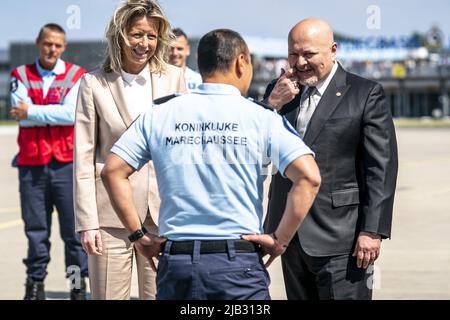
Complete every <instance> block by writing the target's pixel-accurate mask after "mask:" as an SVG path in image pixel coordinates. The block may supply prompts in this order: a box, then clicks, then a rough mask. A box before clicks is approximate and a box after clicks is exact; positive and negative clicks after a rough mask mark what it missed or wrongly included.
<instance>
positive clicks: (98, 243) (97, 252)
mask: <svg viewBox="0 0 450 320" xmlns="http://www.w3.org/2000/svg"><path fill="white" fill-rule="evenodd" d="M80 242H81V245H82V246H83V249H84V251H86V253H87V254H89V255H91V256H101V255H102V252H103V245H102V237H101V235H100V231H99V230H98V229H95V230H86V231H81V232H80Z"/></svg>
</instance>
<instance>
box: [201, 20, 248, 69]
mask: <svg viewBox="0 0 450 320" xmlns="http://www.w3.org/2000/svg"><path fill="white" fill-rule="evenodd" d="M248 52H249V51H248V47H247V44H246V43H245V41H244V39H243V38H242V37H241V35H240V34H239V33H237V32H236V31H233V30H229V29H216V30H213V31H210V32H208V33H207V34H205V35H204V36H203V37H202V38H201V39H200V42H199V44H198V51H197V53H198V61H197V62H198V69H199V71H200V74H201V75H202V76H204V75H211V74H213V73H215V72H224V73H225V72H227V71H228V70H230V68H231V63H232V62H233V60H234V58H236V56H238V55H239V54H241V53H248Z"/></svg>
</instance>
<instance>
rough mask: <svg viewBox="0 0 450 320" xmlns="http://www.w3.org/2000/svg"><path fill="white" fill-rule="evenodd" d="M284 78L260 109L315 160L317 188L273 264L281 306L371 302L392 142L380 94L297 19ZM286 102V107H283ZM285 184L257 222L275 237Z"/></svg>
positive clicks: (387, 220)
mask: <svg viewBox="0 0 450 320" xmlns="http://www.w3.org/2000/svg"><path fill="white" fill-rule="evenodd" d="M288 41H289V58H288V61H289V65H290V67H291V69H290V70H288V71H286V72H283V74H282V75H281V77H280V78H279V79H277V80H274V81H273V82H272V83H271V84H270V85H269V86H268V88H267V90H266V94H265V102H266V103H268V104H270V105H271V106H273V107H274V108H275V109H277V110H278V111H279V112H280V113H281V114H283V115H285V116H286V118H287V119H288V120H289V122H290V123H291V124H292V125H293V126H294V127H296V128H297V130H298V132H299V133H300V135H302V136H303V138H304V142H305V143H306V144H307V145H308V146H309V147H310V148H311V149H312V150H313V151H314V152H315V154H316V162H317V164H318V166H319V169H320V171H321V175H322V186H321V188H320V190H319V193H318V195H317V198H316V200H315V202H314V204H313V206H312V208H311V209H310V212H309V214H308V216H307V217H306V219H305V220H304V222H303V224H302V225H301V227H300V229H299V230H298V232H297V236H295V237H294V239H293V240H292V241H291V242H290V244H289V247H288V249H287V250H286V252H285V254H284V255H283V256H282V266H283V274H284V279H285V284H286V292H287V297H288V299H371V298H372V277H371V275H372V273H373V268H372V267H369V266H371V265H372V264H373V263H374V261H375V260H376V259H377V258H378V256H379V254H380V246H381V240H382V239H384V238H390V235H391V222H392V210H393V203H394V193H395V186H396V180H397V169H398V159H397V142H396V137H395V129H394V125H393V121H392V116H391V113H390V111H389V108H388V106H387V103H386V99H385V95H384V92H383V88H382V87H381V85H380V84H378V83H375V82H373V81H370V80H367V79H364V78H361V77H359V76H357V75H354V74H351V73H348V72H346V71H345V70H344V69H343V68H342V67H341V66H340V65H339V64H338V62H337V61H336V50H337V45H336V43H335V42H334V39H333V31H332V29H331V27H330V26H329V25H328V24H327V23H326V22H324V21H322V20H319V19H306V20H303V21H300V22H299V23H298V24H297V25H295V26H294V27H293V28H292V30H291V31H290V33H289V40H288ZM287 101H290V102H288V103H286V102H287ZM290 188H291V182H290V181H289V180H288V179H285V178H283V177H282V176H281V175H280V174H279V173H277V174H276V175H275V176H274V177H273V179H272V183H271V188H270V192H269V209H268V215H267V219H266V222H265V227H266V231H267V232H268V233H270V232H272V231H274V230H275V228H276V226H277V225H278V223H279V221H280V218H281V214H282V213H283V211H284V208H285V206H286V198H287V195H288V192H289V190H290Z"/></svg>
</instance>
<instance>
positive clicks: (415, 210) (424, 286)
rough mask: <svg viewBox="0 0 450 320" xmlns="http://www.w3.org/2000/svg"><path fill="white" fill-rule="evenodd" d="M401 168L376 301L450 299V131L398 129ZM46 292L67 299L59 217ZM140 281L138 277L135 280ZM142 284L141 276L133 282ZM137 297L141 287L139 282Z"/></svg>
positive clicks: (0, 155)
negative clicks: (390, 234)
mask: <svg viewBox="0 0 450 320" xmlns="http://www.w3.org/2000/svg"><path fill="white" fill-rule="evenodd" d="M16 131H17V130H16V128H15V127H11V126H0V168H1V169H0V270H1V271H0V300H5V299H13V300H16V299H22V298H23V294H24V289H25V288H24V281H25V267H24V265H23V263H22V259H23V258H24V257H25V254H26V250H27V243H26V237H25V234H24V231H23V224H22V221H21V217H20V208H19V194H18V178H17V169H14V168H12V167H11V166H10V161H11V159H12V157H13V156H14V154H15V153H16V151H17V147H16ZM397 136H398V144H399V160H400V170H399V179H398V185H397V195H396V201H395V211H394V221H393V230H392V239H391V240H386V241H383V243H382V249H381V257H380V258H379V259H378V260H377V263H376V265H375V277H374V283H375V289H374V298H375V299H450V278H449V277H448V272H449V270H450V269H449V266H450V241H448V234H449V233H450V216H449V213H450V201H449V199H450V129H449V128H440V129H437V128H436V129H433V128H421V129H419V128H416V129H407V128H399V129H397ZM52 230H53V232H52V237H51V241H52V247H51V257H52V260H51V262H50V264H49V267H48V276H47V279H46V282H45V286H46V293H47V297H48V298H50V299H67V298H68V284H67V283H66V280H65V279H64V263H63V261H64V258H63V257H64V256H63V245H62V240H61V239H60V237H59V228H58V225H57V219H56V216H54V219H53V228H52ZM269 272H270V275H271V279H272V284H271V287H270V290H271V295H272V298H273V299H286V295H285V293H284V285H283V277H282V272H281V267H280V259H277V261H276V262H275V263H274V264H273V265H272V266H271V267H270V268H269ZM135 280H136V279H135ZM134 283H136V281H134ZM132 296H133V297H134V298H136V297H137V287H136V285H134V286H133V287H132Z"/></svg>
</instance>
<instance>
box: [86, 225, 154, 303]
mask: <svg viewBox="0 0 450 320" xmlns="http://www.w3.org/2000/svg"><path fill="white" fill-rule="evenodd" d="M144 226H145V227H146V228H147V230H148V231H149V232H150V233H154V234H157V233H158V228H157V227H156V225H155V224H154V223H153V221H152V219H151V218H147V219H146V220H145V222H144ZM100 234H101V237H102V242H103V254H102V255H101V256H88V266H89V284H90V289H91V295H92V299H93V300H129V299H130V291H131V277H132V271H133V257H135V258H136V268H137V275H138V288H139V299H141V300H154V299H155V295H156V273H155V272H153V270H152V269H151V267H150V264H149V262H148V260H147V259H146V258H144V257H143V256H141V255H140V254H138V253H137V251H136V250H135V249H134V246H133V244H132V243H131V242H130V241H129V240H128V231H127V230H126V229H119V228H100Z"/></svg>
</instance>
